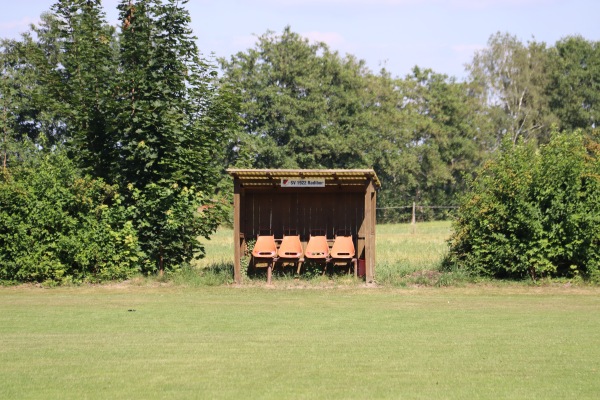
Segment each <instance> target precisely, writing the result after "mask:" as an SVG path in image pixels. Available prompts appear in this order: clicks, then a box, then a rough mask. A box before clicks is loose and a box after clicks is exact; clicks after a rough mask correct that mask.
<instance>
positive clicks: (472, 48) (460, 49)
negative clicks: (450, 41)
mask: <svg viewBox="0 0 600 400" xmlns="http://www.w3.org/2000/svg"><path fill="white" fill-rule="evenodd" d="M486 47H487V46H485V45H482V44H458V45H455V46H452V50H453V51H454V52H455V53H458V54H474V53H475V52H476V51H480V50H483V49H485V48H486Z"/></svg>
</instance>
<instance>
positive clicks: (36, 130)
mask: <svg viewBox="0 0 600 400" xmlns="http://www.w3.org/2000/svg"><path fill="white" fill-rule="evenodd" d="M184 4H185V1H184V2H179V1H176V0H169V1H164V2H163V1H160V0H138V1H135V2H132V1H128V0H126V1H125V0H124V1H122V3H121V4H120V5H119V10H120V12H121V14H120V19H121V23H122V26H121V29H120V30H119V31H118V32H117V31H116V30H115V29H114V28H111V27H109V26H108V25H107V23H106V21H105V20H104V11H103V10H102V6H101V2H100V1H99V0H94V1H89V0H60V1H58V2H57V3H56V4H55V5H54V6H53V7H52V12H50V13H47V14H45V15H44V16H43V17H42V22H41V23H40V24H39V25H37V26H35V27H33V31H34V33H35V35H31V34H25V35H24V36H23V38H22V40H20V41H4V42H2V52H1V56H0V57H1V58H0V61H1V62H2V64H1V65H2V71H3V79H2V86H0V99H2V111H3V113H2V129H3V137H2V156H3V157H2V161H3V173H4V178H5V179H4V181H3V185H4V187H3V189H4V191H3V203H2V208H3V212H10V215H7V218H8V217H10V218H9V219H6V220H4V219H3V223H5V224H6V226H5V227H4V228H5V231H4V232H6V236H4V237H3V238H2V240H3V241H4V243H9V242H11V243H12V244H11V245H10V246H3V247H2V256H1V257H2V258H3V259H4V260H5V261H6V263H5V264H4V265H3V266H4V267H5V269H4V270H3V274H2V276H0V280H5V281H46V280H54V281H62V280H64V279H67V277H68V278H69V279H72V280H78V281H80V280H103V279H116V278H125V277H127V276H129V275H130V274H131V273H132V272H134V271H141V272H143V273H150V272H155V271H160V272H161V273H162V271H164V270H169V269H170V270H172V269H176V268H179V267H180V266H181V265H183V264H185V263H187V262H189V261H190V260H192V259H193V258H194V257H201V256H202V254H203V253H202V252H203V247H202V245H201V242H200V241H199V240H198V238H199V237H205V238H207V237H208V236H209V235H210V234H211V233H212V232H214V231H215V230H216V228H217V226H218V225H219V223H220V222H221V221H223V218H224V214H225V212H224V210H223V208H224V206H223V204H224V202H223V200H221V199H220V198H219V197H218V196H216V195H215V191H216V187H217V183H218V182H219V180H220V177H221V175H220V174H221V169H222V164H221V161H222V160H223V156H220V154H221V153H223V150H222V149H223V148H224V146H223V143H222V142H223V140H224V138H226V137H227V134H228V132H229V129H230V126H231V125H232V124H233V122H234V121H236V117H235V116H234V112H235V107H234V103H233V102H232V100H231V96H230V95H229V94H228V93H227V92H226V90H224V89H223V90H218V89H217V86H216V85H215V84H214V80H215V78H214V77H215V75H216V73H215V72H214V68H213V67H212V66H210V65H209V64H207V63H206V62H205V61H203V60H201V59H200V57H199V51H198V49H197V47H196V44H195V38H194V37H193V36H192V32H191V31H190V29H189V27H188V25H189V22H190V18H189V14H188V12H187V11H186V10H185V8H183V5H184ZM24 149H27V154H25V152H24V151H25V150H24ZM52 163H55V164H56V165H53V164H52ZM49 165H51V166H53V167H54V168H50V167H48V166H49ZM65 169H66V170H67V171H68V173H67V172H65ZM37 183H39V184H40V185H51V187H52V189H51V190H50V189H48V190H46V189H44V188H43V187H40V186H39V185H38V186H36V184H37ZM23 185H25V186H23ZM82 188H83V189H82ZM84 189H85V190H84ZM82 190H84V191H83V192H81V191H82ZM88 192H89V193H88ZM20 193H27V196H25V197H23V199H21V197H19V196H17V194H20ZM49 194H51V195H49ZM81 196H84V197H85V198H86V199H88V198H89V199H90V200H89V201H88V200H86V202H85V203H84V205H85V207H83V205H82V204H80V203H79V201H80V197H81ZM108 199H110V200H108ZM21 200H22V201H21ZM25 200H26V201H25ZM19 201H21V202H19ZM29 203H31V204H32V205H31V206H29V205H28V204H29ZM113 203H114V204H117V205H118V207H116V206H115V207H116V208H115V207H113ZM19 204H20V206H19ZM36 204H37V206H34V205H36ZM38 206H39V207H38ZM53 207H54V208H55V210H52V208H53ZM107 207H108V208H107ZM37 214H40V215H39V216H38V215H37ZM88 214H89V215H88ZM60 216H63V217H64V218H62V219H63V220H64V221H63V222H61V223H60V224H58V225H57V226H56V227H53V228H50V227H49V226H50V225H51V224H52V222H57V221H59V220H60V219H61V217H60ZM111 237H112V238H113V242H110V240H109V238H111ZM123 237H124V238H127V239H126V241H127V243H125V244H123V243H121V242H122V238H123ZM31 241H35V242H36V243H38V246H37V247H36V246H31ZM127 246H133V247H132V248H125V247H127ZM113 250H114V251H113ZM32 251H33V252H34V254H33V255H31V254H32V253H31V252H32ZM35 252H37V253H35ZM38 253H39V254H38ZM134 253H135V254H134ZM97 254H99V255H97ZM130 254H134V255H133V256H131V257H130V256H129V255H130ZM103 257H108V259H106V260H105V259H104V258H103Z"/></svg>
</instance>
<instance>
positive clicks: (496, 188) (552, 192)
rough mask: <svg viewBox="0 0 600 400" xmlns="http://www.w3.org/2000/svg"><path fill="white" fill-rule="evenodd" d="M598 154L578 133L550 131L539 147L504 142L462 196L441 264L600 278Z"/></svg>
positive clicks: (513, 274) (514, 274)
mask: <svg viewBox="0 0 600 400" xmlns="http://www.w3.org/2000/svg"><path fill="white" fill-rule="evenodd" d="M599 155H600V146H599V145H598V144H597V143H595V142H593V141H592V140H590V139H586V138H585V137H584V136H583V135H582V134H581V133H579V132H575V133H554V134H553V136H552V138H551V140H550V142H549V144H547V145H545V146H542V147H540V148H539V149H536V148H535V147H534V146H531V145H527V144H517V145H513V144H512V143H506V144H505V145H504V147H503V148H502V150H501V151H500V152H499V153H498V156H497V157H496V159H494V160H493V161H491V162H488V163H487V164H485V165H484V166H483V167H482V169H481V170H480V171H479V175H478V177H477V178H476V179H475V180H473V181H472V182H470V184H469V191H468V193H466V194H465V195H464V196H463V197H462V199H461V207H460V209H459V211H458V213H457V220H456V222H455V224H454V228H455V230H454V234H453V236H452V237H451V239H450V251H449V254H448V256H447V258H446V260H445V266H446V267H447V268H457V267H458V268H464V269H466V270H468V271H470V272H472V273H474V274H478V275H485V276H493V277H498V278H511V279H515V278H516V279H522V278H526V277H530V278H531V279H534V280H535V279H538V278H540V277H574V276H580V277H582V278H584V279H588V280H593V281H600V270H599V267H600V246H599V244H600V243H599V242H600V161H599V160H600V157H599Z"/></svg>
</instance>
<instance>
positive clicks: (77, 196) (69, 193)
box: [0, 151, 143, 283]
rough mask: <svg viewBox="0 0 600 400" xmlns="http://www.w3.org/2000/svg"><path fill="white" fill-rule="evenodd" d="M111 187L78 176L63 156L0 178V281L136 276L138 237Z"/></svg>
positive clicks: (41, 158) (36, 160)
mask: <svg viewBox="0 0 600 400" xmlns="http://www.w3.org/2000/svg"><path fill="white" fill-rule="evenodd" d="M128 213H129V212H128V210H127V209H125V207H124V206H122V205H121V198H120V196H119V195H118V194H117V191H116V189H115V187H113V186H109V185H107V184H105V183H104V182H102V181H101V180H98V179H91V178H89V177H85V176H81V174H80V173H79V172H78V171H77V169H76V168H75V167H74V165H73V164H72V162H71V161H69V159H68V158H67V157H66V155H65V154H64V153H62V152H61V151H56V152H53V153H48V154H43V153H38V154H36V155H33V156H31V157H30V159H29V160H28V161H26V162H23V163H21V164H20V165H18V166H16V167H14V168H11V169H6V170H4V171H3V172H2V174H1V176H0V281H2V282H5V283H6V282H54V283H65V282H73V281H74V282H85V281H91V282H96V281H104V280H112V279H125V278H127V277H129V276H131V275H132V274H135V273H136V272H138V271H139V269H140V262H141V260H142V258H143V257H142V254H141V252H140V250H139V245H138V235H137V232H136V230H135V229H134V227H133V225H132V223H131V222H130V221H129V218H128Z"/></svg>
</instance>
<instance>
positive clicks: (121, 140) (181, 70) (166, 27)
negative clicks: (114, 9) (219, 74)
mask: <svg viewBox="0 0 600 400" xmlns="http://www.w3.org/2000/svg"><path fill="white" fill-rule="evenodd" d="M185 3H186V1H183V2H181V5H180V4H179V2H178V1H176V0H169V1H166V2H165V3H164V4H163V3H162V2H161V1H159V0H139V1H136V2H135V3H133V2H131V1H123V2H122V3H121V4H120V5H119V10H120V13H121V14H120V15H121V20H122V21H123V26H122V31H121V34H120V39H119V43H120V53H119V60H120V65H119V75H118V78H117V79H118V89H119V91H118V98H117V102H116V105H117V106H116V108H115V111H116V123H115V131H116V132H119V136H118V139H117V140H116V141H115V144H116V145H117V146H118V148H119V154H120V157H119V160H120V168H119V171H120V174H121V175H120V177H119V181H120V182H121V185H122V188H123V190H125V191H126V193H127V201H128V202H129V204H131V205H132V206H133V207H134V210H135V211H134V221H135V224H136V228H137V229H138V231H139V235H140V244H141V246H142V249H143V250H144V251H145V252H146V254H147V256H148V257H149V259H150V260H152V263H151V264H148V265H147V266H146V267H145V268H146V271H152V270H155V269H156V268H157V269H158V270H159V271H160V272H161V273H162V271H163V270H164V269H167V268H176V267H177V266H179V265H181V264H182V263H184V262H187V261H189V260H190V259H191V258H193V257H195V256H197V255H198V254H199V253H201V252H202V251H203V248H202V246H201V244H200V242H199V241H198V240H197V237H198V236H204V237H208V235H210V234H211V233H212V232H214V230H215V229H216V227H217V226H218V224H219V222H220V218H221V214H220V203H219V202H218V201H215V199H214V188H215V185H216V184H217V182H218V180H219V177H220V168H221V166H220V165H219V164H218V162H219V161H220V160H221V159H222V157H220V156H218V154H219V152H220V149H221V148H223V147H224V140H225V137H226V136H225V135H226V133H227V129H228V126H229V121H230V120H231V114H230V113H229V111H228V110H229V109H228V107H229V105H228V103H227V96H226V95H225V94H223V95H221V94H220V93H218V92H217V89H216V87H215V86H214V85H213V79H214V77H215V75H216V73H215V72H214V69H213V68H212V67H211V66H210V65H208V64H207V63H205V62H203V61H202V60H201V59H200V58H199V55H198V49H197V47H196V44H195V38H194V37H193V36H192V32H191V31H190V29H189V27H188V25H189V22H190V17H189V13H188V12H187V11H186V10H185V9H184V8H183V5H184V4H185Z"/></svg>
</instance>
